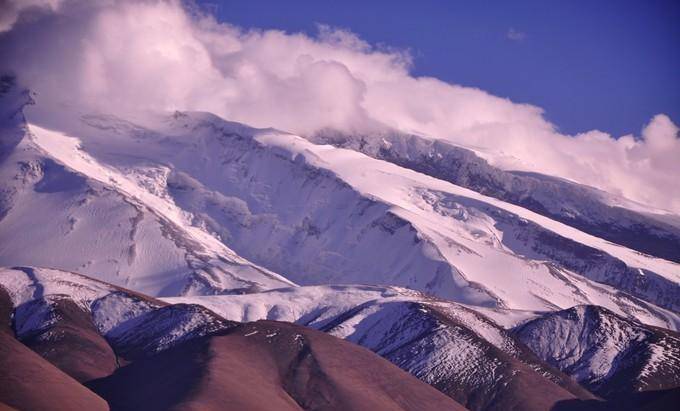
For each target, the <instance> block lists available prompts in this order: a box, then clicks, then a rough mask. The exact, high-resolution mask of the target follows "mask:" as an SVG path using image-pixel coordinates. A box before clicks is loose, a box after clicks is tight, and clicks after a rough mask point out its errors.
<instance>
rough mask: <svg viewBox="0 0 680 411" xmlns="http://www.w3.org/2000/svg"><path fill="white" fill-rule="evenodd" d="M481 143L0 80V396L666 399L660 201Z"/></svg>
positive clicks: (55, 400) (213, 402)
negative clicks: (133, 101)
mask: <svg viewBox="0 0 680 411" xmlns="http://www.w3.org/2000/svg"><path fill="white" fill-rule="evenodd" d="M484 156H485V153H483V152H479V151H477V150H475V149H474V148H470V147H461V146H457V145H454V144H452V143H448V142H444V141H442V140H440V139H433V138H430V137H427V136H421V135H415V134H406V133H402V132H399V131H396V130H393V131H383V132H380V133H365V134H352V133H346V132H340V131H337V130H324V131H320V132H316V133H314V134H312V135H308V136H300V135H295V134H292V133H288V132H285V131H281V130H276V129H271V128H267V129H262V128H254V127H250V126H248V125H244V124H239V123H234V122H229V121H227V120H225V119H222V118H220V117H218V116H216V115H213V114H211V113H205V112H184V111H176V112H169V113H166V112H153V113H147V112H143V113H142V112H138V113H127V114H125V115H122V114H114V113H101V112H90V111H87V110H85V109H83V108H82V107H71V106H66V105H65V106H63V107H60V108H59V110H55V109H54V107H49V108H46V107H43V106H42V105H41V103H40V96H37V95H34V94H32V93H31V92H30V91H29V90H25V89H22V88H21V87H19V86H18V85H17V84H16V81H15V79H14V78H13V77H11V76H3V77H2V79H1V80H0V266H4V267H6V268H4V269H2V271H1V272H0V303H1V304H0V308H1V310H0V314H2V318H3V320H2V321H3V323H2V325H1V326H2V327H3V328H2V330H1V332H0V338H2V339H3V344H2V345H1V348H0V350H1V351H0V363H1V364H2V369H3V370H5V371H4V372H3V374H2V384H0V385H1V386H2V387H0V403H2V404H5V405H6V406H8V407H13V408H18V409H73V408H75V407H81V408H82V407H85V408H86V409H108V408H111V409H224V408H225V407H226V408H230V409H315V410H316V409H319V410H320V409H339V410H340V409H409V410H410V409H413V410H421V409H422V410H424V409H428V410H430V409H453V410H455V409H466V408H467V409H471V410H509V409H516V410H550V409H611V408H617V409H641V408H644V407H647V408H648V409H673V405H674V401H676V400H677V398H678V396H679V395H680V377H679V376H680V334H678V332H677V331H678V329H679V327H680V217H678V216H677V215H674V214H673V213H671V212H667V211H664V210H658V209H654V208H652V207H648V206H645V205H642V204H638V203H635V202H633V201H630V200H627V199H625V198H622V197H619V196H616V195H613V194H610V193H605V192H602V191H599V190H597V189H594V188H591V187H588V186H584V185H579V184H576V183H574V182H571V181H568V180H563V179H560V178H557V177H553V176H547V175H540V174H530V173H525V172H516V171H512V170H502V169H499V168H497V167H494V166H492V165H490V163H489V162H488V161H487V159H485V157H484ZM0 407H1V405H0Z"/></svg>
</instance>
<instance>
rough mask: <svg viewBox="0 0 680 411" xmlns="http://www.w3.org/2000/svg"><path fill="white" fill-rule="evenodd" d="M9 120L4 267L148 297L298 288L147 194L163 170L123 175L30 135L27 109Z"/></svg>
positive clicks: (1, 241) (3, 181) (72, 145)
mask: <svg viewBox="0 0 680 411" xmlns="http://www.w3.org/2000/svg"><path fill="white" fill-rule="evenodd" d="M7 98H9V97H8V96H5V99H7ZM6 115H7V116H6V117H5V118H4V120H3V121H2V122H0V124H2V127H1V128H2V132H1V137H2V142H3V151H2V154H3V155H2V156H0V193H1V194H2V195H1V196H0V264H3V265H41V266H48V267H56V268H62V269H66V270H73V271H78V272H81V273H85V274H90V275H93V276H97V277H98V278H100V279H102V280H106V281H110V282H112V283H114V284H118V285H122V286H127V287H131V288H134V289H136V290H138V291H142V292H145V293H148V294H152V295H179V294H192V293H201V294H210V293H219V292H224V291H225V290H228V291H229V292H234V291H237V290H244V289H256V290H259V289H265V288H270V287H280V286H289V285H291V284H292V283H291V282H290V281H288V280H286V279H285V278H282V277H280V276H278V275H276V274H274V273H272V272H270V271H268V270H266V269H264V268H261V267H259V266H257V265H255V264H252V263H250V262H249V261H247V260H245V259H243V258H241V257H239V256H238V255H236V254H235V253H234V252H233V251H231V250H230V249H229V248H228V247H226V246H225V245H224V244H222V243H221V242H219V241H218V240H216V239H215V238H214V237H212V236H210V235H209V234H207V233H205V232H204V231H202V230H200V229H198V228H195V227H193V226H192V225H191V224H189V223H187V222H186V216H185V215H184V213H183V211H182V210H179V209H178V208H177V207H176V206H175V205H174V203H173V202H172V201H168V200H167V199H165V198H163V196H162V193H154V192H152V191H150V190H148V189H146V188H141V185H142V184H144V183H145V182H146V181H147V180H153V179H162V178H163V175H162V173H161V174H154V171H155V170H154V169H152V170H150V171H149V170H146V169H144V168H141V169H140V170H139V173H138V174H135V175H134V176H126V175H123V174H122V173H120V172H119V171H117V170H115V169H112V168H110V167H107V166H105V165H102V164H99V163H98V162H97V161H96V160H94V159H92V158H91V157H90V156H89V155H88V154H87V153H86V152H84V151H82V150H80V149H79V148H78V140H76V139H75V138H71V137H68V136H65V135H63V134H61V133H55V132H51V131H48V130H44V129H41V128H39V127H32V128H28V127H27V125H26V124H25V123H24V122H23V116H22V114H21V111H15V110H13V111H11V112H10V113H9V114H6ZM136 177H139V178H137V179H136ZM144 178H145V179H146V180H144Z"/></svg>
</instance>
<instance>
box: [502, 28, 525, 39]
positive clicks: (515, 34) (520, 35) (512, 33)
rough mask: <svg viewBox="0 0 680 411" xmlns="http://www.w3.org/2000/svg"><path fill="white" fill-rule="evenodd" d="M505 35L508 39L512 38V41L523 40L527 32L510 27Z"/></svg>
mask: <svg viewBox="0 0 680 411" xmlns="http://www.w3.org/2000/svg"><path fill="white" fill-rule="evenodd" d="M505 37H507V38H508V39H510V40H512V41H522V40H524V39H525V38H527V34H526V33H524V32H522V31H519V30H517V29H514V28H512V27H510V28H509V29H508V31H507V33H505Z"/></svg>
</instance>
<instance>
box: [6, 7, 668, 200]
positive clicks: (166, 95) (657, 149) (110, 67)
mask: <svg viewBox="0 0 680 411" xmlns="http://www.w3.org/2000/svg"><path fill="white" fill-rule="evenodd" d="M36 1H37V0H36ZM12 4H17V3H12ZM45 4H48V6H45ZM53 5H54V7H53ZM13 10H14V14H13V15H12V16H13V17H12V16H10V17H9V18H4V17H3V19H4V20H2V21H3V22H4V23H3V24H5V26H6V27H7V29H6V31H5V32H4V33H3V34H0V65H1V66H2V69H3V70H11V71H13V72H15V73H17V75H18V78H19V80H20V81H21V82H22V83H23V84H25V85H27V86H29V87H31V88H32V89H34V90H35V91H36V92H37V93H38V94H39V102H40V104H43V105H47V106H49V105H53V106H55V107H56V106H57V105H59V104H61V103H64V102H68V103H69V104H78V105H84V106H87V107H89V108H91V109H93V110H99V111H105V112H124V111H126V110H142V109H165V110H174V109H180V110H204V111H210V112H213V113H215V114H218V115H220V116H222V117H224V118H226V119H229V120H233V121H240V122H244V123H248V124H251V125H253V126H259V127H270V126H271V127H276V128H280V129H284V130H288V131H292V132H296V133H300V134H309V133H313V132H315V131H317V130H320V129H323V128H335V129H339V130H344V131H350V132H369V131H374V130H376V129H381V128H386V127H392V128H398V129H401V130H403V131H407V132H408V131H413V132H418V133H422V134H426V135H429V136H432V137H435V138H443V139H447V140H450V141H452V142H454V143H457V144H461V145H465V146H473V147H478V148H480V149H481V150H483V151H485V152H489V153H492V155H491V158H492V159H494V160H493V161H494V162H496V164H498V165H500V166H503V167H506V168H516V169H524V170H530V171H537V172H542V173H546V174H551V175H557V176H561V177H564V178H568V179H571V180H574V181H577V182H581V183H584V184H588V185H593V186H596V187H598V188H601V189H603V190H606V191H609V192H613V193H618V194H622V195H624V196H626V197H628V198H631V199H633V200H637V201H641V202H644V203H648V204H652V205H655V206H657V207H661V208H667V209H672V210H674V211H675V212H680V186H679V185H678V184H676V181H675V176H678V175H680V162H678V161H673V159H674V158H675V159H677V158H680V140H679V139H678V135H677V133H678V128H677V126H676V125H675V124H674V123H673V121H672V120H671V119H670V118H668V117H667V116H665V115H662V114H660V115H657V116H655V117H654V118H653V119H652V120H651V121H650V123H649V124H648V125H647V126H646V127H645V128H644V130H643V131H642V133H641V135H640V136H639V137H637V138H636V137H633V136H624V137H622V138H619V139H616V138H613V137H612V136H610V135H608V134H606V133H602V132H599V131H587V132H584V133H581V134H578V135H576V136H568V135H563V134H561V133H559V132H558V131H557V129H556V127H555V126H554V125H553V124H551V123H550V122H548V121H547V120H546V119H545V118H544V117H543V112H542V110H541V109H540V108H538V107H536V106H532V105H527V104H516V103H513V102H512V101H510V100H508V99H504V98H500V97H496V96H493V95H491V94H489V93H486V92H484V91H482V90H479V89H475V88H470V87H462V86H459V85H455V84H449V83H445V82H443V81H440V80H437V79H435V78H431V77H414V76H412V75H411V74H410V69H411V66H412V62H411V59H410V57H409V55H408V53H405V52H403V51H399V50H390V49H385V48H376V47H374V46H372V45H370V44H368V43H366V42H365V41H363V40H362V39H360V38H359V37H357V36H356V35H355V34H353V33H351V32H349V31H347V30H335V29H332V28H330V27H327V26H320V29H319V34H318V35H317V36H314V37H310V36H306V35H304V34H289V33H284V32H282V31H277V30H243V29H241V28H238V27H235V26H232V25H229V24H226V23H220V22H217V21H216V20H215V19H214V18H213V17H211V16H210V15H207V14H203V13H201V12H200V11H197V10H196V9H195V8H192V9H191V10H187V8H186V6H184V5H183V3H181V2H179V1H171V0H170V1H163V0H148V1H126V0H118V1H116V0H94V1H89V2H86V1H84V0H83V1H78V0H63V1H61V2H58V1H52V2H49V1H43V2H41V6H40V7H30V8H21V7H14V8H13ZM22 10H23V11H25V12H30V15H31V18H22V16H21V13H22ZM9 21H11V22H10V23H6V22H9ZM10 28H11V29H10ZM511 31H512V29H511ZM510 34H511V32H510V31H509V32H508V37H510ZM512 34H513V36H515V37H517V36H518V35H522V36H524V35H523V33H520V32H518V31H512ZM515 40H520V39H519V38H517V39H515Z"/></svg>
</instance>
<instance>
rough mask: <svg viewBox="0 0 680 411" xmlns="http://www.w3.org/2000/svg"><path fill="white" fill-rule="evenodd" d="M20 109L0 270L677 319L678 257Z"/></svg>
mask: <svg viewBox="0 0 680 411" xmlns="http://www.w3.org/2000/svg"><path fill="white" fill-rule="evenodd" d="M10 94H11V93H10ZM25 111H26V116H27V120H28V124H23V125H22V124H21V122H20V121H19V120H16V118H17V116H19V117H21V114H20V113H19V114H18V115H15V117H14V120H13V121H14V122H15V123H18V124H14V129H17V128H18V129H19V131H18V132H17V133H21V131H23V132H24V135H20V134H19V139H18V141H17V142H16V144H15V146H14V147H13V148H12V149H11V150H8V152H7V154H6V158H5V159H4V160H3V161H2V164H0V173H2V175H3V179H2V182H3V192H5V193H7V194H6V195H5V198H6V205H5V206H4V207H3V215H4V217H3V218H2V220H0V233H1V234H0V235H1V236H2V237H1V238H0V247H1V248H0V263H2V264H6V265H21V264H36V265H38V264H39V265H43V266H50V267H56V268H62V269H70V270H76V271H79V272H83V273H86V274H90V275H96V276H100V278H102V279H105V280H107V281H111V282H113V283H115V284H119V285H125V286H128V287H132V288H134V289H137V290H140V291H143V292H146V293H149V294H151V295H165V296H171V295H180V294H214V293H222V292H235V291H238V292H244V291H249V290H252V291H257V290H262V289H267V288H277V287H281V286H289V285H291V284H292V283H298V284H305V285H309V284H333V283H362V284H391V285H397V286H404V287H408V288H411V289H416V290H420V291H423V292H427V293H430V294H433V295H436V296H439V297H443V298H447V299H451V300H454V301H458V302H462V303H467V304H472V305H477V306H486V307H505V308H512V309H524V310H554V309H560V308H569V307H571V306H574V305H578V304H599V305H605V306H607V307H609V308H610V309H613V310H614V311H616V312H619V313H622V314H626V315H632V316H634V317H638V318H640V319H642V320H643V321H646V322H649V323H651V324H655V325H663V326H666V327H670V328H676V327H677V315H676V314H674V313H673V312H672V311H675V310H677V308H678V301H680V285H679V281H678V279H679V278H680V265H678V264H677V263H674V262H671V261H667V260H663V259H660V258H654V257H650V256H647V255H642V254H640V253H638V252H635V251H633V250H630V249H628V248H625V247H623V246H619V245H616V244H613V243H610V242H608V241H606V240H603V239H600V238H598V237H594V236H592V235H589V234H586V233H584V232H581V231H579V230H577V229H575V228H573V227H570V226H566V225H564V224H562V223H559V222H557V221H554V220H550V219H549V218H546V217H545V216H542V215H539V214H536V213H534V212H532V211H529V210H527V209H524V208H521V207H519V206H516V205H512V204H509V203H505V202H503V201H500V200H497V199H494V198H491V197H486V196H484V195H481V194H479V193H477V192H474V191H471V190H469V189H465V188H462V187H460V186H456V185H454V184H451V183H449V182H447V181H443V180H439V179H436V178H433V177H431V176H427V175H424V174H420V173H417V172H414V171H412V170H410V169H407V168H402V167H399V166H397V165H394V164H392V163H390V162H386V161H382V160H378V159H375V158H371V157H368V156H366V155H364V154H361V153H358V152H356V151H352V150H347V149H339V148H335V147H332V146H327V145H316V144H313V143H311V142H309V141H308V140H306V139H303V138H301V137H298V136H295V135H291V134H288V133H283V132H279V131H276V130H271V129H264V130H259V129H253V128H249V127H247V126H244V125H240V124H236V123H229V122H226V121H224V120H221V119H219V118H217V117H215V116H212V115H210V114H205V113H175V114H174V115H167V116H166V115H144V116H142V115H140V116H138V117H139V118H136V119H130V120H124V119H121V118H118V117H115V116H110V115H101V114H99V115H93V114H84V113H78V112H74V111H73V110H68V109H64V112H63V113H59V115H51V116H50V115H45V114H44V113H42V112H41V111H40V106H39V105H38V107H37V108H36V109H30V108H29V109H27V110H25ZM104 228H105V229H104ZM94 233H98V234H97V235H95V234H94ZM36 249H38V250H40V251H38V252H36ZM232 250H233V251H232ZM659 307H663V308H666V309H668V310H670V311H667V310H664V309H662V308H659Z"/></svg>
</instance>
